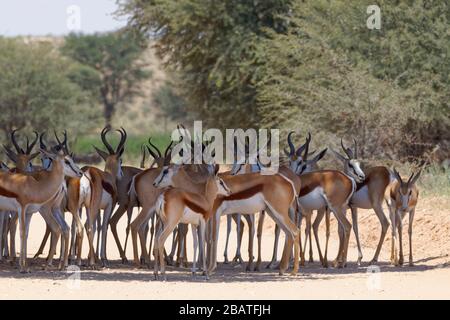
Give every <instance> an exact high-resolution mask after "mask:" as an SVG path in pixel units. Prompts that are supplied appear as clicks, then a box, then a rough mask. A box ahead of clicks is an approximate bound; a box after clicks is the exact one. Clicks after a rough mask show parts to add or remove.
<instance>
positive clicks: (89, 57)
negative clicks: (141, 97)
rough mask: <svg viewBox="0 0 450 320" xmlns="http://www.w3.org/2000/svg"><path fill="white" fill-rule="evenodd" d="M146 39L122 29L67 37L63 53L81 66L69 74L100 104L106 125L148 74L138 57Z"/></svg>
mask: <svg viewBox="0 0 450 320" xmlns="http://www.w3.org/2000/svg"><path fill="white" fill-rule="evenodd" d="M146 43H147V42H146V41H145V39H144V38H142V37H140V36H139V35H136V34H134V33H129V32H125V31H119V32H113V33H105V34H93V35H83V34H70V35H69V36H67V37H66V41H65V44H64V46H63V47H62V52H63V54H65V55H67V56H69V57H70V58H72V59H73V60H75V61H77V62H78V63H80V64H81V65H83V66H84V68H82V69H79V70H77V71H78V72H74V73H73V74H72V79H73V80H74V81H76V82H77V83H78V84H79V85H80V86H81V87H83V88H85V89H88V90H90V91H91V92H92V93H93V95H94V96H95V97H96V98H97V99H98V101H99V103H101V104H102V105H103V115H104V118H105V122H106V125H107V126H110V125H111V121H112V118H113V116H114V113H115V112H116V109H117V106H118V105H119V104H120V103H123V102H126V101H129V100H131V99H132V98H133V97H135V96H136V95H138V94H139V93H140V91H141V87H140V84H141V81H142V80H144V79H147V78H149V77H150V73H149V72H148V71H146V70H145V69H144V68H145V64H144V63H143V62H142V61H140V60H139V58H140V57H141V55H142V53H143V52H144V50H145V49H146Z"/></svg>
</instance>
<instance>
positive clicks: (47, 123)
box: [0, 37, 95, 136]
mask: <svg viewBox="0 0 450 320" xmlns="http://www.w3.org/2000/svg"><path fill="white" fill-rule="evenodd" d="M72 67H73V65H72V64H71V62H70V61H67V60H66V59H63V58H61V57H59V56H58V55H57V54H56V53H55V52H54V50H53V47H52V46H51V45H49V44H46V43H29V44H26V43H25V42H24V40H23V39H20V38H17V39H6V38H1V37H0V70H1V72H0V127H1V129H2V130H3V132H4V134H5V136H7V135H8V133H9V132H10V131H11V130H13V129H24V130H26V131H28V132H30V131H32V130H38V131H44V130H51V129H53V128H54V129H58V128H66V129H68V130H71V131H72V132H73V134H77V133H78V132H80V131H82V130H85V129H87V125H88V122H87V121H85V122H83V121H82V120H81V119H88V120H89V119H90V118H93V117H95V114H94V113H92V112H90V111H89V106H90V99H89V96H88V95H86V94H84V92H83V91H82V90H81V88H80V87H79V86H78V85H76V84H75V83H73V82H72V81H70V77H69V73H70V70H71V68H72Z"/></svg>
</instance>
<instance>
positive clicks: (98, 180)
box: [79, 127, 127, 267]
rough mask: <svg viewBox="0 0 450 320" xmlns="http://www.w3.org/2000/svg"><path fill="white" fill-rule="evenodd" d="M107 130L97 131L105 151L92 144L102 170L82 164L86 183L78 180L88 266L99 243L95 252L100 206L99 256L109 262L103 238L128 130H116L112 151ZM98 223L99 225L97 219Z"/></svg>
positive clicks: (110, 211) (103, 261)
mask: <svg viewBox="0 0 450 320" xmlns="http://www.w3.org/2000/svg"><path fill="white" fill-rule="evenodd" d="M109 131H110V129H108V128H106V127H105V128H104V129H103V130H102V132H101V134H100V137H101V140H102V142H103V145H104V146H105V147H106V149H107V150H108V152H105V151H103V150H101V149H99V148H97V147H94V148H95V150H96V151H97V153H98V154H99V155H100V157H102V159H103V160H104V161H105V169H104V170H100V169H97V168H95V167H90V166H88V167H84V168H83V171H84V177H86V178H87V180H88V183H86V182H84V181H80V186H79V194H83V193H84V194H85V196H86V199H89V201H88V204H87V205H86V212H87V221H86V233H87V236H88V241H89V265H90V266H91V267H92V266H94V265H95V258H96V257H97V254H98V243H99V241H97V251H96V250H94V221H96V220H97V217H99V214H100V210H101V209H103V211H104V214H103V221H102V223H101V248H100V259H101V262H102V265H103V266H107V264H108V261H107V258H106V239H107V232H108V225H109V219H110V217H111V214H112V211H113V209H114V206H115V205H116V201H117V181H118V180H120V179H121V178H122V176H123V171H122V159H121V157H122V154H123V152H124V150H125V142H126V140H127V132H126V131H125V129H123V128H120V129H119V130H117V131H118V132H119V133H120V142H119V144H118V145H117V148H116V150H114V148H113V147H112V146H111V145H110V144H109V142H108V140H107V139H106V135H107V133H108V132H109ZM82 180H83V179H82ZM98 223H99V224H100V222H98ZM98 237H99V238H100V230H98Z"/></svg>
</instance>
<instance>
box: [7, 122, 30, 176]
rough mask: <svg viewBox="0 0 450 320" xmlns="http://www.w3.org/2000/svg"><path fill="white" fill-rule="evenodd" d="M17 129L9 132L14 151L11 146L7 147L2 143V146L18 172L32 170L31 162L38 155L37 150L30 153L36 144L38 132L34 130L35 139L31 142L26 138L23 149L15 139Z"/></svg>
mask: <svg viewBox="0 0 450 320" xmlns="http://www.w3.org/2000/svg"><path fill="white" fill-rule="evenodd" d="M17 131H18V130H13V131H12V132H11V142H12V144H13V146H14V148H15V149H16V152H14V151H12V150H11V148H9V147H8V146H6V145H3V148H4V149H5V152H6V155H7V156H8V158H9V159H10V160H11V161H12V162H14V164H15V165H16V170H17V171H19V172H32V171H33V164H32V163H31V162H32V161H33V159H34V158H36V157H37V156H38V155H39V152H35V153H31V152H32V151H33V148H34V146H35V145H36V143H37V141H38V138H39V134H38V133H37V132H36V131H34V134H35V139H34V140H33V141H32V142H31V144H30V141H29V139H28V137H27V138H26V139H27V145H26V148H25V149H23V148H21V147H20V146H19V144H18V143H17V140H16V132H17Z"/></svg>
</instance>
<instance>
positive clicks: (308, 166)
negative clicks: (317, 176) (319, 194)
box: [284, 131, 327, 175]
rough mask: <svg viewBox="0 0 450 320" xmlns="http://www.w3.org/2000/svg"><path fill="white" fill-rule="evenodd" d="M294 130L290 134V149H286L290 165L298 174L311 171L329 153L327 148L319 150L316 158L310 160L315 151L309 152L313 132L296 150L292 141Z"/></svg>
mask: <svg viewBox="0 0 450 320" xmlns="http://www.w3.org/2000/svg"><path fill="white" fill-rule="evenodd" d="M292 134H294V132H293V131H291V132H289V134H288V138H287V140H288V145H289V151H288V150H287V149H284V152H285V153H286V155H287V157H288V158H289V166H290V168H291V169H292V171H294V172H295V173H296V174H297V175H300V174H303V173H307V172H311V171H313V170H314V169H315V168H316V167H317V162H318V161H319V160H320V159H322V158H323V157H324V156H325V154H326V153H327V148H325V149H324V150H322V151H321V152H319V153H318V154H317V155H316V156H314V158H312V159H311V160H309V159H308V158H309V157H311V156H312V155H313V154H314V153H315V151H312V152H309V145H310V143H311V133H308V136H307V137H306V141H305V143H304V144H303V145H301V146H300V147H299V148H298V149H297V150H295V146H294V143H293V142H292Z"/></svg>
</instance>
